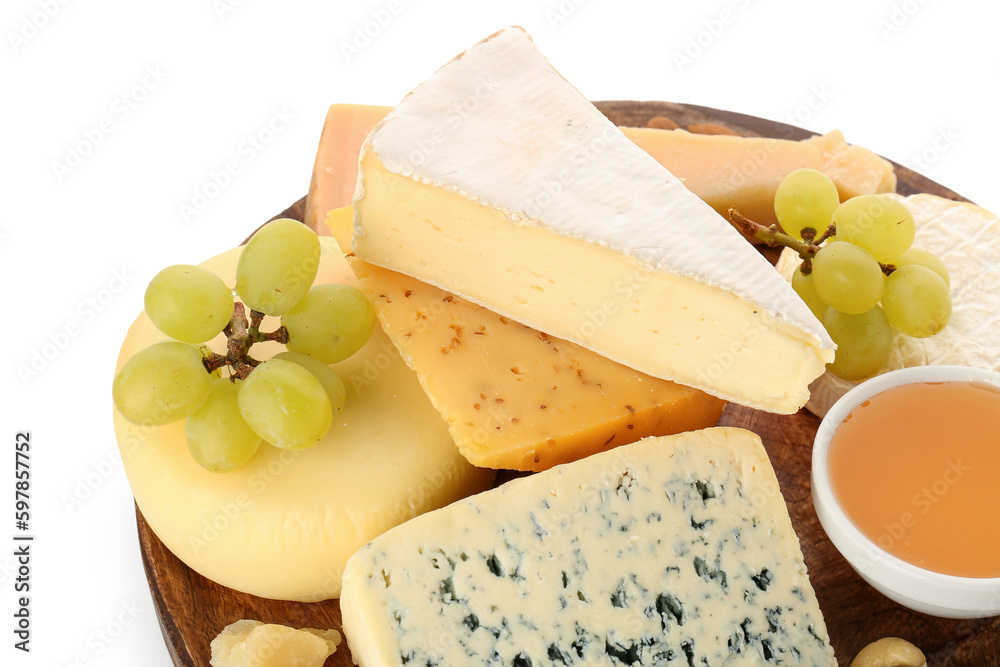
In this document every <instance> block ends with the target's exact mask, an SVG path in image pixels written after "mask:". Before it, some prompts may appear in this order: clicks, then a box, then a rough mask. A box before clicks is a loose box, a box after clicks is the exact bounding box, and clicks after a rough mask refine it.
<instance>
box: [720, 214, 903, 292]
mask: <svg viewBox="0 0 1000 667" xmlns="http://www.w3.org/2000/svg"><path fill="white" fill-rule="evenodd" d="M729 222H730V223H731V224H732V225H733V227H735V228H736V229H738V230H739V231H740V232H742V233H743V234H744V235H746V236H752V237H753V238H755V239H757V240H758V241H761V242H762V243H764V244H765V245H766V246H768V247H769V248H774V247H775V246H784V247H786V248H791V249H792V250H794V251H795V252H797V253H799V257H801V258H802V266H801V271H802V275H804V276H808V275H809V274H810V273H812V260H813V257H815V256H816V253H818V252H819V248H820V244H822V243H823V242H824V241H826V240H827V239H829V238H830V237H831V236H834V235H836V233H837V226H836V225H835V224H833V223H831V224H830V226H829V227H827V228H826V231H824V232H823V233H822V234H821V235H820V236H819V238H816V230H815V229H813V228H812V227H806V228H805V229H803V230H802V238H803V239H804V240H803V241H800V240H798V239H797V238H795V237H794V236H789V235H788V234H785V233H783V232H779V231H778V226H777V225H771V226H770V227H765V226H764V225H762V224H760V223H759V222H754V221H753V220H751V219H750V218H748V217H746V216H744V215H743V214H741V213H740V212H739V211H738V210H736V207H735V206H730V207H729ZM878 265H879V268H881V269H882V273H884V274H885V275H887V276H888V275H890V274H891V273H892V272H893V271H895V270H896V268H897V267H896V266H894V265H893V264H883V263H882V262H879V263H878Z"/></svg>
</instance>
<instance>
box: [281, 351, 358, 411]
mask: <svg viewBox="0 0 1000 667" xmlns="http://www.w3.org/2000/svg"><path fill="white" fill-rule="evenodd" d="M274 358H275V359H284V360H285V361H291V362H294V363H296V364H298V365H299V366H302V367H303V368H305V369H306V370H307V371H309V372H310V373H312V374H313V375H314V376H315V377H316V379H317V380H319V383H320V384H321V385H323V390H324V391H325V392H326V395H327V396H328V397H329V398H330V407H331V408H332V409H333V414H335V415H336V414H337V413H338V412H340V411H341V409H343V407H344V403H345V402H346V400H347V390H346V389H345V388H344V381H343V380H341V379H340V376H339V375H337V371H335V370H333V369H332V368H330V367H329V366H328V365H327V364H324V363H323V362H322V361H320V360H319V359H316V358H314V357H310V356H309V355H307V354H300V353H298V352H282V353H280V354H276V355H274Z"/></svg>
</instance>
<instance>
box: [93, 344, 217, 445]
mask: <svg viewBox="0 0 1000 667" xmlns="http://www.w3.org/2000/svg"><path fill="white" fill-rule="evenodd" d="M209 384H210V377H209V375H208V371H206V370H205V366H204V365H203V364H202V363H201V352H199V351H198V350H196V349H195V348H193V347H191V346H190V345H187V344H185V343H178V342H177V341H165V342H162V343H156V344H154V345H150V346H149V347H147V348H145V349H143V350H140V351H138V352H136V353H135V355H133V356H132V358H131V359H129V360H128V361H126V362H125V364H124V365H123V366H122V367H121V369H120V370H119V371H118V374H117V375H115V379H114V382H113V383H112V385H111V396H112V398H113V399H114V402H115V407H116V408H118V411H119V412H121V413H122V416H123V417H125V419H127V420H129V421H130V422H132V423H133V424H140V425H142V426H162V425H163V424H169V423H170V422H175V421H177V420H179V419H184V418H185V417H187V416H188V415H190V414H191V413H192V412H194V411H195V410H197V409H198V408H200V407H201V405H202V403H204V402H205V399H206V398H208V391H209Z"/></svg>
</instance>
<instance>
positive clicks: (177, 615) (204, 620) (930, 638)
mask: <svg viewBox="0 0 1000 667" xmlns="http://www.w3.org/2000/svg"><path fill="white" fill-rule="evenodd" d="M598 107H599V108H600V109H601V111H603V112H604V113H605V114H606V115H607V116H608V117H609V118H611V120H612V121H614V122H615V123H616V124H618V125H632V126H637V127H643V126H645V125H646V124H647V122H648V121H649V119H650V118H652V117H654V116H666V117H668V118H670V119H672V120H673V121H674V122H676V123H677V124H679V125H680V126H681V127H686V126H688V125H691V124H695V123H711V124H715V125H720V126H722V127H725V128H728V129H731V130H733V131H735V132H736V133H737V134H740V135H742V136H766V137H774V138H782V139H796V140H797V139H804V138H806V137H808V136H810V135H811V134H812V133H811V132H807V131H806V130H802V129H800V128H796V127H792V126H790V125H785V124H782V123H776V122H773V121H769V120H765V119H762V118H755V117H752V116H746V115H743V114H738V113H733V112H729V111H720V110H717V109H710V108H707V107H700V106H694V105H690V104H674V103H668V102H599V103H598ZM895 167H896V175H897V178H898V181H899V185H898V192H900V193H901V194H913V193H916V192H927V193H931V194H936V195H940V196H942V197H948V198H951V199H957V200H964V198H963V197H961V196H959V195H958V194H956V193H955V192H953V191H952V190H949V189H948V188H945V187H943V186H941V185H938V184H937V183H935V182H933V181H931V180H929V179H927V178H925V177H923V176H921V175H920V174H917V173H915V172H913V171H910V170H909V169H906V168H905V167H902V166H900V165H895ZM304 202H305V200H304V199H302V200H299V201H298V202H296V203H295V204H293V205H292V206H291V207H290V208H289V209H287V210H286V211H283V212H282V213H280V214H279V216H275V217H292V218H297V219H299V220H301V219H302V215H303V212H304ZM765 252H766V251H765ZM766 254H771V257H772V260H773V259H774V253H767V252H766ZM719 423H720V425H728V426H739V427H743V428H747V429H749V430H752V431H754V432H756V433H757V434H759V435H760V436H761V437H762V438H763V440H764V444H765V446H766V448H767V452H768V454H769V455H770V457H771V461H772V463H773V465H774V468H775V471H776V472H777V475H778V481H779V483H780V485H781V490H782V492H783V493H784V497H785V502H786V503H787V505H788V510H789V513H790V514H791V518H792V524H793V525H794V526H795V531H796V533H797V534H798V536H799V541H800V543H801V545H802V552H803V554H804V556H805V561H806V565H807V566H808V568H809V572H810V579H811V580H812V584H813V587H814V588H815V589H816V595H817V597H818V598H819V604H820V607H821V608H822V610H823V613H824V615H825V617H826V624H827V628H828V629H829V632H830V639H831V642H832V643H833V647H834V650H835V651H836V653H837V656H838V658H839V661H840V664H841V665H849V664H850V662H851V660H852V659H853V657H854V655H855V654H856V653H857V652H858V651H859V650H860V649H861V648H862V647H864V646H865V645H866V644H868V643H869V642H871V641H874V640H876V639H879V638H880V637H884V636H890V635H891V636H899V637H903V638H905V639H908V640H909V641H911V642H913V643H914V644H916V645H917V646H919V647H921V648H922V649H923V651H924V652H925V653H926V654H927V658H928V665H930V666H932V667H937V666H939V665H940V666H943V665H947V666H949V667H964V666H968V667H973V666H975V667H982V666H984V665H998V664H1000V618H993V619H984V620H973V621H961V620H958V621H956V620H946V619H939V618H934V617H931V616H925V615H923V614H919V613H917V612H913V611H909V610H908V609H906V608H904V607H902V606H900V605H898V604H896V603H894V602H892V601H891V600H889V599H888V598H886V597H884V596H882V595H881V594H880V593H878V592H877V591H875V590H874V589H873V588H871V587H870V586H868V585H867V584H866V583H865V582H864V581H863V580H862V579H861V578H860V577H859V576H858V575H857V574H856V573H855V572H854V571H853V570H852V569H851V567H850V566H849V565H848V564H847V562H846V561H845V560H844V559H843V557H842V556H841V555H840V553H839V552H838V551H837V550H836V549H835V548H834V546H833V544H832V543H831V542H830V541H829V540H828V539H827V537H826V534H825V533H824V532H823V529H822V527H821V526H820V524H819V519H818V518H817V517H816V512H815V510H814V509H813V504H812V495H811V493H810V486H809V476H810V466H811V461H810V459H811V452H812V442H813V436H814V435H815V433H816V428H817V427H818V425H819V419H817V418H816V417H814V416H812V415H811V414H809V413H807V412H805V411H804V410H803V411H800V412H799V413H798V414H795V415H790V416H782V415H773V414H768V413H764V412H759V411H756V410H752V409H750V408H745V407H741V406H737V405H733V404H730V405H729V406H728V407H727V408H726V411H725V413H724V414H723V415H722V419H721V420H720V422H719ZM136 520H137V524H138V530H139V544H140V549H141V552H142V560H143V566H144V568H145V570H146V576H147V577H148V579H149V586H150V590H151V592H152V596H153V603H154V605H155V607H156V613H157V616H158V618H159V622H160V627H161V629H162V630H163V636H164V639H165V641H166V644H167V647H168V648H169V650H170V655H171V657H172V658H173V661H174V664H175V665H177V666H178V667H208V664H209V663H208V661H209V656H210V652H209V644H210V642H211V641H212V639H213V638H214V637H215V636H216V635H217V634H218V633H219V632H220V631H221V630H222V628H223V627H225V626H226V625H228V624H229V623H232V622H233V621H236V620H238V619H241V618H249V619H255V620H259V621H263V622H265V623H281V624H284V625H289V626H292V627H316V628H323V629H326V628H336V629H340V628H341V618H340V606H339V604H338V601H337V600H328V601H326V602H318V603H304V602H281V601H275V600H266V599H263V598H258V597H254V596H252V595H247V594H245V593H239V592H237V591H234V590H231V589H228V588H225V587H223V586H220V585H218V584H216V583H214V582H212V581H209V580H208V579H205V578H204V577H202V576H201V575H199V574H197V573H195V572H194V571H192V570H191V569H189V568H188V567H187V566H186V565H184V563H182V562H181V561H180V560H179V559H178V558H177V557H176V556H174V555H173V554H172V553H170V551H168V550H167V548H166V547H164V546H163V543H161V542H160V540H159V539H157V537H156V535H154V534H153V532H152V530H151V529H150V528H149V525H148V524H147V523H146V521H145V519H143V517H142V514H141V513H140V512H139V510H138V509H136ZM352 664H353V662H352V660H351V657H350V652H349V650H348V649H347V646H346V643H344V644H342V645H341V647H340V648H339V649H338V650H337V652H336V653H335V654H334V655H333V656H331V658H330V659H329V660H328V661H327V666H328V667H332V666H338V667H340V666H342V667H348V666H350V665H352Z"/></svg>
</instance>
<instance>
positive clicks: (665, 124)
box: [646, 116, 680, 130]
mask: <svg viewBox="0 0 1000 667" xmlns="http://www.w3.org/2000/svg"><path fill="white" fill-rule="evenodd" d="M646 127H652V128H655V129H657V130H676V129H678V128H679V127H680V125H678V124H677V123H676V122H674V119H673V118H667V117H666V116H653V117H652V118H650V119H649V120H648V121H646Z"/></svg>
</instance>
